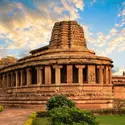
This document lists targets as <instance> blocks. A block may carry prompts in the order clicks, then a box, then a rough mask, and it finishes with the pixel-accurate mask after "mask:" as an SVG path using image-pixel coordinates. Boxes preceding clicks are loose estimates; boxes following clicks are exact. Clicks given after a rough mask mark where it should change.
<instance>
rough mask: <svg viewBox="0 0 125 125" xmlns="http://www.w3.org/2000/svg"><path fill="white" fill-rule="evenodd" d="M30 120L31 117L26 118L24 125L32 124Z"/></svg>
mask: <svg viewBox="0 0 125 125" xmlns="http://www.w3.org/2000/svg"><path fill="white" fill-rule="evenodd" d="M32 122H33V119H31V118H29V119H28V120H26V122H25V123H24V125H32Z"/></svg>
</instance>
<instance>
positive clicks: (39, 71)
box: [0, 65, 112, 88]
mask: <svg viewBox="0 0 125 125" xmlns="http://www.w3.org/2000/svg"><path fill="white" fill-rule="evenodd" d="M63 66H64V65H53V66H37V67H34V69H35V70H36V73H33V70H32V67H29V68H25V69H20V70H19V69H18V70H16V71H10V72H6V73H4V74H0V88H12V87H16V88H18V87H23V86H30V85H33V84H35V85H36V84H37V85H43V84H45V85H50V84H52V68H53V69H54V70H55V74H54V77H55V78H54V79H55V83H54V84H56V85H59V84H63V83H62V82H61V78H62V77H65V76H66V81H67V82H66V84H73V72H74V71H73V65H66V73H64V74H61V70H62V68H63ZM74 66H75V68H76V69H77V71H78V72H77V73H76V75H78V84H80V85H83V84H84V83H85V80H84V74H86V77H87V78H86V79H87V83H88V84H97V81H98V84H112V68H111V67H110V66H102V65H98V66H95V65H74ZM85 68H86V70H84V69H85ZM97 71H98V73H96V72H97ZM84 72H85V73H84ZM61 75H63V76H62V77H61ZM96 75H98V76H96ZM33 79H35V80H34V81H35V83H33ZM97 79H98V80H97Z"/></svg>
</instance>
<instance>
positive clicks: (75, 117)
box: [49, 106, 99, 125]
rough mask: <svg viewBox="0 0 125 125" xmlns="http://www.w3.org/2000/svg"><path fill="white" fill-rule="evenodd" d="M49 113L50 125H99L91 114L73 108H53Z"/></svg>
mask: <svg viewBox="0 0 125 125" xmlns="http://www.w3.org/2000/svg"><path fill="white" fill-rule="evenodd" d="M49 113H50V116H51V125H99V124H98V122H97V121H96V117H95V116H94V115H93V114H92V113H91V112H89V111H85V110H80V109H78V108H75V107H72V108H70V107H68V106H63V107H60V108H54V109H52V110H50V111H49Z"/></svg>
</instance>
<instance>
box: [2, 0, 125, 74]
mask: <svg viewBox="0 0 125 125" xmlns="http://www.w3.org/2000/svg"><path fill="white" fill-rule="evenodd" d="M62 20H76V21H77V22H78V23H79V24H80V25H81V26H82V27H83V29H84V33H85V37H86V42H87V45H88V48H89V49H90V50H94V51H95V52H96V54H97V55H99V56H106V57H109V58H111V59H112V60H113V61H114V63H113V64H114V68H113V73H114V75H122V72H123V71H125V0H0V58H2V57H5V56H14V57H16V58H22V57H23V56H26V55H28V54H29V51H30V50H33V49H36V48H40V47H42V46H45V45H48V44H49V40H50V36H51V31H52V27H53V25H54V23H55V22H57V21H62Z"/></svg>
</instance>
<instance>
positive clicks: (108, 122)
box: [33, 115, 125, 125]
mask: <svg viewBox="0 0 125 125" xmlns="http://www.w3.org/2000/svg"><path fill="white" fill-rule="evenodd" d="M96 118H97V121H99V123H100V124H99V125H125V115H124V116H114V115H102V116H96ZM33 125H49V120H48V118H46V117H45V118H37V119H35V120H34V121H33Z"/></svg>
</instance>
